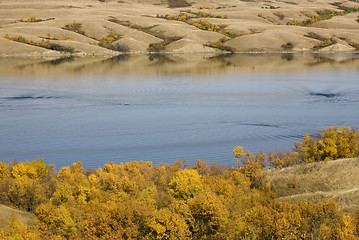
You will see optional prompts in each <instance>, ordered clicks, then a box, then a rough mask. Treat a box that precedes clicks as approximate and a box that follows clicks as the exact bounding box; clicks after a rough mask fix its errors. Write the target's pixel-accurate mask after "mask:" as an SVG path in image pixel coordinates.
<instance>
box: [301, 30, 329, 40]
mask: <svg viewBox="0 0 359 240" xmlns="http://www.w3.org/2000/svg"><path fill="white" fill-rule="evenodd" d="M304 37H308V38H313V39H316V40H320V41H325V40H327V38H325V37H322V36H320V35H319V34H317V33H314V32H310V33H308V34H305V35H304Z"/></svg>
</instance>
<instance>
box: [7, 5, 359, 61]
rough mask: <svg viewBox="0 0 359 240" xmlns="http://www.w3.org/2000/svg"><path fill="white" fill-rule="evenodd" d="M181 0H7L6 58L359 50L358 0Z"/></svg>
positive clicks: (351, 51) (348, 51) (338, 51)
mask: <svg viewBox="0 0 359 240" xmlns="http://www.w3.org/2000/svg"><path fill="white" fill-rule="evenodd" d="M174 2H175V1H174ZM174 2H173V1H169V2H168V4H167V2H163V1H159V0H145V1H141V2H133V1H120V2H119V1H115V0H105V1H94V0H79V1H76V2H65V3H64V2H63V1H59V0H46V1H37V0H33V1H31V2H29V1H23V0H19V1H15V2H14V1H11V0H4V1H1V3H0V16H1V17H0V57H64V56H76V57H82V56H86V57H88V56H99V57H100V56H115V55H118V54H119V53H126V54H131V55H133V54H135V55H138V54H148V53H161V54H167V53H171V54H193V53H202V54H203V53H206V54H221V53H230V52H233V53H245V54H253V53H358V52H359V34H358V26H359V3H357V2H353V1H350V2H345V3H331V2H330V1H329V0H326V1H320V2H316V1H313V2H311V3H308V1H304V0H303V1H297V2H296V3H294V4H293V3H290V2H280V1H278V2H271V3H267V2H260V1H254V0H253V1H239V2H237V1H236V2H235V3H234V2H232V1H229V0H226V1H221V3H209V2H208V1H201V0H198V1H196V2H192V3H191V4H182V6H179V7H178V6H177V5H176V4H174ZM182 2H185V1H182ZM169 6H170V7H169Z"/></svg>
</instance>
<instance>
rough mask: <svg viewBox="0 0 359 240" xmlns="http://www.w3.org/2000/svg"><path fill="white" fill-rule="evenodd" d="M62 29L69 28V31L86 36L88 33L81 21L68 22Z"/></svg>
mask: <svg viewBox="0 0 359 240" xmlns="http://www.w3.org/2000/svg"><path fill="white" fill-rule="evenodd" d="M62 29H65V30H68V31H72V32H75V33H78V34H81V35H84V36H86V33H85V31H84V30H82V24H81V23H69V24H66V25H65V27H63V28H62Z"/></svg>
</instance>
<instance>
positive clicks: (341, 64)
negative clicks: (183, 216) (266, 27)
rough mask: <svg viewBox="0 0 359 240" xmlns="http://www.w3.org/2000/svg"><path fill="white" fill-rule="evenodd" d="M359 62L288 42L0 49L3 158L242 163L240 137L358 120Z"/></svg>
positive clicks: (281, 141)
mask: <svg viewBox="0 0 359 240" xmlns="http://www.w3.org/2000/svg"><path fill="white" fill-rule="evenodd" d="M189 59H192V60H193V61H189ZM328 59H329V60H328ZM358 64H359V59H358V56H357V55H350V56H343V55H340V56H328V55H327V56H318V55H316V56H313V55H292V54H278V55H238V54H231V55H222V56H203V55H192V56H188V55H150V56H136V55H120V56H116V57H112V58H108V59H101V58H61V59H46V60H44V59H36V60H34V59H6V60H4V59H2V60H1V64H0V69H1V74H0V116H1V118H0V129H1V131H0V161H10V160H12V159H17V160H19V161H24V160H32V159H36V158H39V157H41V158H44V159H45V160H46V161H47V162H48V163H55V164H56V165H57V166H58V167H61V166H64V165H68V164H70V163H72V162H74V161H79V160H81V161H83V163H84V165H85V167H86V168H87V167H99V166H101V165H103V164H104V163H107V162H110V161H113V162H116V163H119V162H123V161H132V160H147V161H152V162H154V163H160V162H168V163H170V162H174V161H176V160H178V159H186V160H188V161H189V162H193V161H194V160H195V159H198V158H201V159H206V160H208V161H217V162H219V163H224V164H235V159H234V155H233V153H232V148H233V147H234V146H236V145H242V146H244V147H245V148H246V149H249V150H251V151H253V152H256V151H258V150H260V149H263V150H265V151H268V150H270V149H272V148H280V149H290V147H291V146H292V144H293V142H294V141H297V140H299V139H300V138H301V136H302V134H303V133H305V132H309V133H315V132H316V131H319V130H321V128H322V127H328V126H332V125H339V126H342V125H350V126H353V127H358V126H359V111H358V110H357V109H359V78H358V69H359V68H358ZM10 75H11V76H10Z"/></svg>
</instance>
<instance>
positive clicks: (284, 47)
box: [280, 42, 294, 50]
mask: <svg viewBox="0 0 359 240" xmlns="http://www.w3.org/2000/svg"><path fill="white" fill-rule="evenodd" d="M280 47H281V48H282V49H284V50H292V49H293V47H294V46H293V43H291V42H287V43H286V44H282V45H281V46H280Z"/></svg>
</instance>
